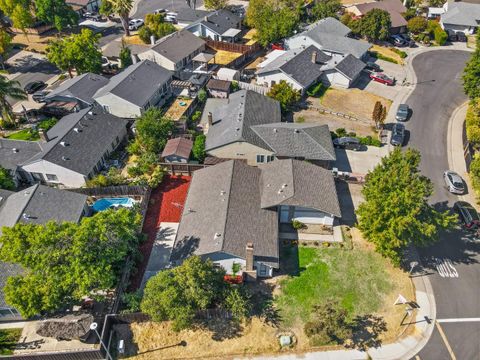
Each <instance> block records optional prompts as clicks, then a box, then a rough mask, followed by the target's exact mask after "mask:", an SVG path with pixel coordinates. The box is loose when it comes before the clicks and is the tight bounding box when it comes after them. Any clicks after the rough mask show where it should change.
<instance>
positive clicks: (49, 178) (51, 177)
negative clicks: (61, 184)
mask: <svg viewBox="0 0 480 360" xmlns="http://www.w3.org/2000/svg"><path fill="white" fill-rule="evenodd" d="M45 176H46V177H47V180H48V181H58V177H57V175H55V174H45Z"/></svg>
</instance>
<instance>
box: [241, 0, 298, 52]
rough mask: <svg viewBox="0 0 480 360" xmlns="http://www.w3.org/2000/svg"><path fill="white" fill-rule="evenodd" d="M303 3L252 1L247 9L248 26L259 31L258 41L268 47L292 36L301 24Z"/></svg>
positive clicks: (278, 0)
mask: <svg viewBox="0 0 480 360" xmlns="http://www.w3.org/2000/svg"><path fill="white" fill-rule="evenodd" d="M301 13H302V7H301V3H300V2H297V1H291V2H288V1H285V0H283V1H282V0H251V1H250V2H249V5H248V8H247V15H246V22H247V25H248V26H250V27H252V28H255V29H256V30H257V34H256V38H257V41H258V42H259V43H260V44H261V45H263V46H267V45H268V44H270V43H271V42H274V41H278V40H280V39H283V38H286V37H288V36H291V35H292V34H293V33H294V31H295V30H296V29H297V27H298V25H299V23H300V16H301Z"/></svg>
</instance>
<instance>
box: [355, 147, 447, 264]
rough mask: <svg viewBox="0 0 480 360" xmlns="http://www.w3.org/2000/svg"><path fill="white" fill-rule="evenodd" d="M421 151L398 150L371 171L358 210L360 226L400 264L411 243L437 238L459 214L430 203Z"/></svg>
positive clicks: (381, 249)
mask: <svg viewBox="0 0 480 360" xmlns="http://www.w3.org/2000/svg"><path fill="white" fill-rule="evenodd" d="M419 163H420V153H419V152H418V151H416V150H412V149H408V150H406V151H405V152H402V151H401V150H400V149H396V150H394V151H393V152H392V153H391V154H390V155H389V156H387V157H384V158H383V159H382V161H381V163H380V164H379V165H377V166H376V167H375V169H373V171H371V172H369V173H368V175H367V178H366V182H365V186H364V187H363V190H362V194H363V195H364V197H365V202H363V203H362V204H361V205H360V206H359V208H358V210H357V216H358V226H359V229H360V230H361V231H362V233H363V234H364V235H365V237H366V238H367V240H368V241H370V242H372V243H373V244H375V247H376V250H377V251H378V252H379V253H380V254H382V255H383V256H386V257H388V258H390V259H391V260H392V261H393V263H395V264H399V263H400V260H401V256H402V252H403V250H404V249H405V248H407V247H408V246H409V245H411V244H413V245H416V246H425V245H428V244H430V243H432V242H434V241H436V240H437V237H438V232H439V230H441V229H449V228H450V227H452V226H453V225H454V224H455V219H456V217H455V216H452V215H449V213H447V212H440V211H437V210H435V209H434V208H433V207H432V206H431V205H429V203H428V198H429V197H430V195H431V194H432V192H433V186H432V182H431V181H430V179H428V178H427V177H425V176H423V175H421V174H420V171H419V169H418V165H419Z"/></svg>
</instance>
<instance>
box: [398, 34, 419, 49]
mask: <svg viewBox="0 0 480 360" xmlns="http://www.w3.org/2000/svg"><path fill="white" fill-rule="evenodd" d="M398 36H400V37H401V38H402V39H403V41H405V45H406V46H408V47H414V46H415V41H414V40H412V38H411V37H410V36H409V35H408V34H400V35H398Z"/></svg>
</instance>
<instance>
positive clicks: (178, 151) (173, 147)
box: [162, 137, 193, 163]
mask: <svg viewBox="0 0 480 360" xmlns="http://www.w3.org/2000/svg"><path fill="white" fill-rule="evenodd" d="M192 147H193V141H192V140H190V139H186V138H183V137H177V138H174V139H170V140H168V141H167V144H166V145H165V148H164V149H163V152H162V159H163V161H165V162H168V163H187V162H188V159H189V158H190V153H191V152H192Z"/></svg>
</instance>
